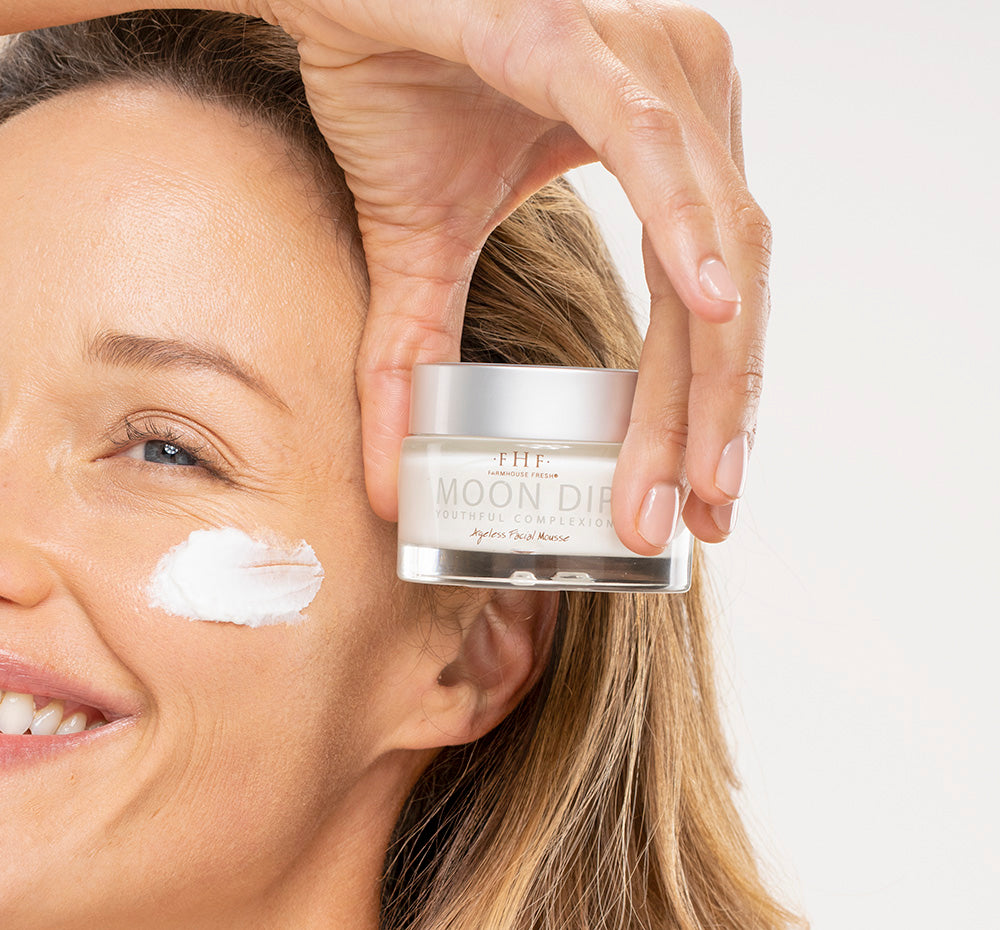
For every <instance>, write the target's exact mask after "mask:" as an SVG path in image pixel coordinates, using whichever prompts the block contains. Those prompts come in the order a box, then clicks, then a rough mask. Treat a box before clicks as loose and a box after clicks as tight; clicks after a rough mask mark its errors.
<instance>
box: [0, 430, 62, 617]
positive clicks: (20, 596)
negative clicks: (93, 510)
mask: <svg viewBox="0 0 1000 930" xmlns="http://www.w3.org/2000/svg"><path fill="white" fill-rule="evenodd" d="M11 458H12V457H10V456H5V455H4V454H3V449H2V448H0V607H4V606H8V605H11V604H13V605H16V606H19V607H34V606H36V605H37V604H40V603H41V602H42V601H44V600H45V598H46V597H48V595H49V593H50V592H51V590H52V588H53V584H54V579H53V575H52V569H51V567H50V566H49V564H48V562H47V560H46V558H45V556H44V554H43V553H42V552H41V551H40V550H39V548H38V547H37V546H36V545H35V542H37V539H35V540H32V539H30V538H29V537H30V536H31V534H32V533H35V534H36V536H37V535H40V534H42V533H43V532H44V529H43V527H42V526H40V525H37V524H38V519H37V518H39V517H41V516H42V514H44V513H45V512H46V509H47V507H46V502H45V495H44V491H43V489H41V488H38V487H35V485H34V482H19V481H17V480H16V478H17V475H18V474H19V472H16V471H15V470H14V467H13V463H12V461H11ZM51 503H52V501H51V496H49V500H48V505H49V506H51Z"/></svg>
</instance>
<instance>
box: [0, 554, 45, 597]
mask: <svg viewBox="0 0 1000 930" xmlns="http://www.w3.org/2000/svg"><path fill="white" fill-rule="evenodd" d="M51 590H52V576H51V574H50V571H49V568H48V566H47V565H46V564H45V562H44V561H43V559H42V557H41V554H40V553H35V552H32V551H31V550H30V549H29V548H27V547H26V546H24V545H23V544H20V543H16V542H14V541H12V540H10V539H5V538H3V537H0V607H2V606H3V605H5V604H13V605H14V606H16V607H35V606H37V605H38V604H40V603H41V602H42V601H44V600H45V598H46V597H48V595H49V593H50V592H51Z"/></svg>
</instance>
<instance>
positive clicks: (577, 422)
mask: <svg viewBox="0 0 1000 930" xmlns="http://www.w3.org/2000/svg"><path fill="white" fill-rule="evenodd" d="M636 377H637V373H636V372H635V371H617V370H615V371H613V370H607V369H602V368H560V367H548V366H536V365H479V364H471V363H458V364H442V365H418V366H416V367H415V368H414V370H413V384H412V395H411V402H410V435H409V436H408V437H407V438H406V439H405V440H404V441H403V449H402V455H401V458H400V465H399V548H398V560H397V572H398V574H399V577H400V578H402V579H403V580H404V581H418V582H425V583H428V584H453V585H472V586H477V587H489V588H504V587H525V588H540V589H548V590H586V591H686V590H687V589H688V588H689V587H690V584H691V559H692V546H693V540H692V538H691V534H690V533H689V532H688V530H687V529H686V527H684V525H683V521H679V522H680V526H679V529H678V532H677V534H676V535H675V536H674V538H673V539H672V540H671V542H670V544H669V545H668V546H667V547H666V549H664V550H663V552H662V553H660V554H659V555H656V556H641V555H636V553H634V552H632V551H631V550H630V549H627V548H626V547H625V546H624V545H623V544H622V543H621V542H620V541H619V539H618V536H617V535H616V533H615V528H614V524H613V523H612V522H611V481H612V477H613V475H614V470H615V463H616V462H617V460H618V453H619V451H620V449H621V442H622V440H623V439H624V438H625V432H626V430H627V429H628V423H629V414H630V411H631V409H632V397H633V395H634V393H635V385H636Z"/></svg>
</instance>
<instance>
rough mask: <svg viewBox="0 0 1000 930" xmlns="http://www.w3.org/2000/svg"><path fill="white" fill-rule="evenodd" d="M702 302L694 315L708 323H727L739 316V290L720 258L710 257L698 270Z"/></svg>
mask: <svg viewBox="0 0 1000 930" xmlns="http://www.w3.org/2000/svg"><path fill="white" fill-rule="evenodd" d="M698 283H699V284H700V285H701V295H700V296H701V297H702V300H701V301H700V302H699V304H698V305H697V306H696V307H693V308H692V309H693V310H694V312H695V313H697V314H698V316H700V317H701V318H702V319H703V320H705V321H706V322H709V323H728V322H730V321H732V320H735V319H736V317H738V316H739V315H740V310H741V309H742V306H743V301H742V298H741V297H740V292H739V288H737V286H736V282H735V281H734V280H733V276H732V275H731V274H730V273H729V268H728V267H726V263H725V262H724V261H723V260H722V259H721V258H716V257H714V256H710V257H708V258H706V259H704V260H703V261H702V263H701V265H700V266H699V268H698Z"/></svg>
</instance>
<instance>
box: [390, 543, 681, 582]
mask: <svg viewBox="0 0 1000 930" xmlns="http://www.w3.org/2000/svg"><path fill="white" fill-rule="evenodd" d="M685 556H686V557H685V558H682V559H676V558H671V557H670V556H669V555H664V556H662V557H658V558H644V557H643V556H639V555H637V556H631V557H629V556H593V555H590V556H586V555H537V554H527V553H516V552H484V551H481V550H480V551H477V550H468V549H438V548H436V547H433V546H413V545H406V544H403V545H400V546H399V556H398V560H397V564H396V572H397V574H398V575H399V577H400V578H401V579H402V580H403V581H415V582H418V583H421V584H447V585H465V586H468V587H476V588H532V589H534V590H542V591H619V592H629V591H632V592H656V591H659V592H669V593H678V594H679V593H682V592H684V591H687V590H688V589H689V588H690V587H691V559H690V553H689V551H686V552H685Z"/></svg>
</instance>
